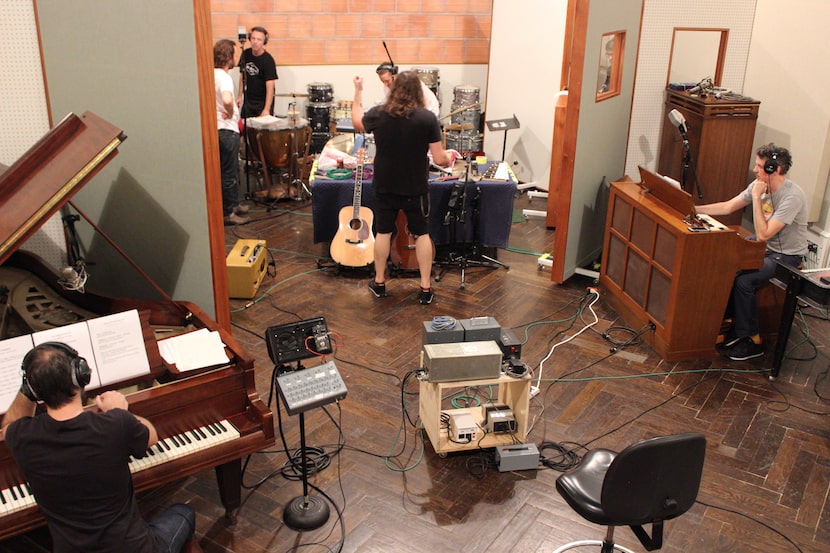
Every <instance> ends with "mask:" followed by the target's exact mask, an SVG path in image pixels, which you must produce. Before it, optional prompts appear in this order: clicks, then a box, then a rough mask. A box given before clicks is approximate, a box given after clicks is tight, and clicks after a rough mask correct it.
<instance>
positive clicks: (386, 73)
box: [375, 63, 441, 117]
mask: <svg viewBox="0 0 830 553" xmlns="http://www.w3.org/2000/svg"><path fill="white" fill-rule="evenodd" d="M375 73H377V74H378V78H379V79H380V82H382V83H383V93H384V94H385V95H386V96H388V95H389V91H390V90H392V83H394V82H395V77H396V76H397V74H398V66H397V65H392V64H391V63H382V64H380V65H378V68H377V69H375ZM418 81H420V83H421V93H422V94H423V96H424V107H425V108H427V109H428V110H429V111H431V112H432V113H434V114H435V117H440V114H441V105H440V104H439V103H438V97H437V96H436V95H435V93H434V92H433V91H432V90H430V89H429V87H428V86H427V85H426V83H424V82H423V81H421V79H418Z"/></svg>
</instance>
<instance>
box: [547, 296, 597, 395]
mask: <svg viewBox="0 0 830 553" xmlns="http://www.w3.org/2000/svg"><path fill="white" fill-rule="evenodd" d="M591 295H593V296H594V299H593V300H591V302H590V303H589V304H588V305H587V308H588V309H589V310H590V311H591V314H592V315H593V316H594V320H593V322H591V323H589V324H588V325H587V326H584V327H582V329H580V330H579V331H578V332H576V333H575V334H572V335H571V336H569V337H568V338H566V339H564V340H562V341H561V342H557V343H556V344H554V345H553V347H551V348H550V351H548V354H547V355H546V356H545V357H544V358H543V359H542V360H541V361H539V374H538V375H537V377H536V393H538V392H539V387H540V385H541V383H542V369H543V366H544V363H545V361H547V360H548V359H549V358H550V356H551V355H553V351H554V350H555V349H556V348H557V347H559V346H561V345H562V344H567V343H568V342H570V341H571V340H573V339H574V338H576V337H577V336H579V335H580V334H582V333H583V332H585V331H586V330H588V329H589V328H591V327H592V326H594V325H595V324H597V323H598V322H599V317H598V316H597V314H596V312H595V311H594V304H595V303H596V302H597V301H599V290H597V289H596V288H593V287H590V288H588V293H587V294H586V296H585V297H586V298H587V297H589V296H591ZM581 311H582V307H581V306H580V310H579V312H581Z"/></svg>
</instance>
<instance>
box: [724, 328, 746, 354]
mask: <svg viewBox="0 0 830 553" xmlns="http://www.w3.org/2000/svg"><path fill="white" fill-rule="evenodd" d="M741 338H744V336H738V335H736V334H735V333H734V332H733V331H732V330H730V331H729V332H728V333H727V335H726V337H725V338H724V339H723V342H721V343H720V344H718V347H719V348H720V349H721V350H727V349H729V348H731V347H732V346H734V345H735V344H737V343H738V342H740V341H741Z"/></svg>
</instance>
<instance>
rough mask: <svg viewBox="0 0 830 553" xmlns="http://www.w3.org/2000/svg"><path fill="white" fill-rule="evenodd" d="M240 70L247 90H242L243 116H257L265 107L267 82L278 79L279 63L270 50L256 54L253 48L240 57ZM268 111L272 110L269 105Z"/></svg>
mask: <svg viewBox="0 0 830 553" xmlns="http://www.w3.org/2000/svg"><path fill="white" fill-rule="evenodd" d="M239 71H241V72H242V73H243V76H242V79H243V82H244V84H245V90H243V91H242V93H243V97H242V113H241V116H242V117H257V116H258V115H259V114H260V113H262V109H263V108H264V107H265V83H266V82H268V81H273V80H276V79H278V78H279V77H277V64H276V62H274V58H273V57H272V56H271V54H269V53H268V52H263V53H262V55H260V56H254V54H253V53H252V52H251V49H250V48H248V49H247V50H245V51H243V52H242V55H241V56H240V57H239ZM268 111H269V112H270V111H271V106H269V109H268Z"/></svg>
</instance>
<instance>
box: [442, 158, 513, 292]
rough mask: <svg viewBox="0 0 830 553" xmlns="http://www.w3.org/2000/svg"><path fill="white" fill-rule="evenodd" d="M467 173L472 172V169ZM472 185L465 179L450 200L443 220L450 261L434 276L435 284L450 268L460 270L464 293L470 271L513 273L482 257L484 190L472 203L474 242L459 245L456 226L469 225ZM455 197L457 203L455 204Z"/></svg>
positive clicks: (504, 266) (504, 264) (508, 267)
mask: <svg viewBox="0 0 830 553" xmlns="http://www.w3.org/2000/svg"><path fill="white" fill-rule="evenodd" d="M467 167H468V169H467V170H468V171H469V165H468V166H467ZM471 182H472V181H470V180H469V178H466V179H465V180H464V181H459V182H458V183H457V184H456V185H455V186H457V187H458V188H454V190H453V194H451V196H450V201H449V206H448V211H447V214H446V215H445V216H444V224H445V225H447V224H448V225H450V244H449V252H448V254H447V259H446V260H443V261H439V262H438V263H437V264H438V265H439V266H440V267H441V271H440V272H439V273H438V274H437V275H436V276H435V282H439V281H440V280H441V279H442V278H443V276H444V274H445V273H446V272H447V271H448V270H449V269H450V268H458V269H460V270H461V284H460V285H459V288H461V289H462V290H463V289H464V288H465V286H466V272H467V268H468V267H485V268H488V269H499V268H502V269H508V270H509V269H510V266H509V265H507V264H506V263H503V262H501V261H499V260H497V259H495V258H492V257H490V256H487V255H484V254H482V253H481V251H480V248H481V244H480V243H479V242H478V223H479V217H480V215H481V212H480V209H479V202H480V199H481V188H480V187H478V186H476V194H475V196H474V197H473V199H472V201H471V202H470V207H471V208H472V209H473V242H472V243H471V244H460V245H459V243H458V238H457V236H456V226H457V225H458V224H461V225H462V226H463V225H466V223H467V221H466V215H467V210H466V207H465V205H466V201H467V186H468V185H469V184H470V183H471ZM459 185H460V186H459ZM453 195H454V196H455V201H453Z"/></svg>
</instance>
